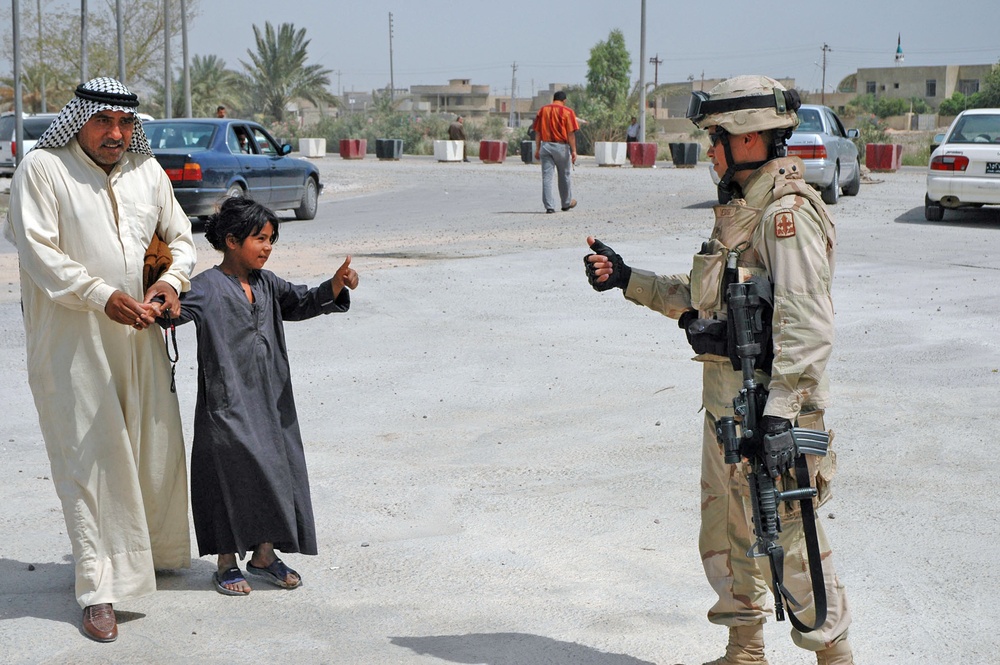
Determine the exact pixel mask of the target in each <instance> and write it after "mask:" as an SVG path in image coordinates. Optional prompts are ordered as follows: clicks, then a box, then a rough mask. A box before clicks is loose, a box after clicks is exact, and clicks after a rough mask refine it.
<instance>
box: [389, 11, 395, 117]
mask: <svg viewBox="0 0 1000 665" xmlns="http://www.w3.org/2000/svg"><path fill="white" fill-rule="evenodd" d="M395 96H396V82H395V80H393V76H392V12H389V101H390V102H392V101H393V100H394V99H395Z"/></svg>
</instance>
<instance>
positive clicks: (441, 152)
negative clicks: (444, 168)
mask: <svg viewBox="0 0 1000 665" xmlns="http://www.w3.org/2000/svg"><path fill="white" fill-rule="evenodd" d="M464 143H465V142H464V141H435V142H434V159H436V160H438V161H439V162H460V161H462V147H463V144H464Z"/></svg>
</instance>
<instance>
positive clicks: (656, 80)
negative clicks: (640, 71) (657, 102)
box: [649, 53, 663, 88]
mask: <svg viewBox="0 0 1000 665" xmlns="http://www.w3.org/2000/svg"><path fill="white" fill-rule="evenodd" d="M649 64H651V65H653V87H654V88H658V87H659V86H660V65H662V64H663V61H662V60H660V54H659V53H657V54H656V55H654V56H653V57H652V58H650V59H649Z"/></svg>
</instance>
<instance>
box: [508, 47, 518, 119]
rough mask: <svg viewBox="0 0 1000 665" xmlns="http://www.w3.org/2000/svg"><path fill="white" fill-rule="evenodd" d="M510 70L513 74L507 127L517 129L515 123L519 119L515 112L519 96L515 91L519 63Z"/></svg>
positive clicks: (511, 75) (511, 76)
mask: <svg viewBox="0 0 1000 665" xmlns="http://www.w3.org/2000/svg"><path fill="white" fill-rule="evenodd" d="M510 68H511V73H510V115H509V116H508V118H507V126H508V127H516V126H517V125H515V124H514V121H515V119H516V118H517V111H516V110H515V109H516V107H517V95H516V93H515V91H516V90H517V63H516V62H515V63H514V64H513V65H511V67H510Z"/></svg>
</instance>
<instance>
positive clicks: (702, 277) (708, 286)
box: [691, 240, 728, 312]
mask: <svg viewBox="0 0 1000 665" xmlns="http://www.w3.org/2000/svg"><path fill="white" fill-rule="evenodd" d="M727 256H728V251H727V250H726V248H725V247H724V246H723V245H722V244H721V243H720V242H719V241H717V240H711V241H709V242H708V243H705V246H704V247H703V248H702V251H701V253H699V254H695V255H694V262H693V264H692V267H691V306H692V307H694V308H695V309H697V310H700V311H702V312H719V311H722V309H723V307H722V275H723V273H724V272H725V270H726V257H727Z"/></svg>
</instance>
